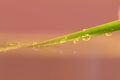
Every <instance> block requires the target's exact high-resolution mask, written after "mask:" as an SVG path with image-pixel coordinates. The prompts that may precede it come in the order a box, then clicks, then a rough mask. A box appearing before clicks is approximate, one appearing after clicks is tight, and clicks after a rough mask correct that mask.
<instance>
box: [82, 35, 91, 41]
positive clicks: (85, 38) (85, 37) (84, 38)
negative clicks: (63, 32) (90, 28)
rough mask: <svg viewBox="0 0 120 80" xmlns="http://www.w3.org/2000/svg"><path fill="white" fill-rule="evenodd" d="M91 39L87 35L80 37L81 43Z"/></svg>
mask: <svg viewBox="0 0 120 80" xmlns="http://www.w3.org/2000/svg"><path fill="white" fill-rule="evenodd" d="M90 39H91V36H90V35H89V34H85V35H83V36H82V40H83V41H89V40H90Z"/></svg>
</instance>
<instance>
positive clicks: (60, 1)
mask: <svg viewBox="0 0 120 80" xmlns="http://www.w3.org/2000/svg"><path fill="white" fill-rule="evenodd" d="M119 6H120V0H0V46H1V47H2V46H3V45H4V44H6V42H8V43H9V42H18V41H23V42H24V41H25V42H33V41H42V40H46V39H50V38H54V37H57V36H60V35H64V34H67V33H71V32H75V31H80V30H81V29H83V28H89V27H92V26H96V25H99V24H103V23H106V22H110V21H113V20H117V19H118V18H119V13H118V12H119ZM119 34H120V32H115V33H113V35H112V36H110V37H106V36H105V35H102V36H99V37H94V38H92V39H91V40H89V41H87V42H84V41H82V40H80V41H79V42H78V43H77V44H75V45H74V44H73V43H72V42H68V43H65V44H59V45H55V46H49V47H44V48H39V49H35V50H32V49H18V50H13V51H7V52H0V80H120V76H119V74H120V69H119V67H120V49H119V48H120V42H119V41H120V36H119Z"/></svg>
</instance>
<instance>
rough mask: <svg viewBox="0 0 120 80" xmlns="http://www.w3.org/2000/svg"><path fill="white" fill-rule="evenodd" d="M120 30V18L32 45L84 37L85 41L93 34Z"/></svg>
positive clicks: (43, 44)
mask: <svg viewBox="0 0 120 80" xmlns="http://www.w3.org/2000/svg"><path fill="white" fill-rule="evenodd" d="M118 30H120V20H115V21H112V22H109V23H105V24H102V25H98V26H95V27H91V28H88V29H83V30H81V31H78V32H74V33H71V34H67V35H64V36H60V37H56V38H53V39H50V40H46V41H42V42H37V43H36V44H32V45H31V46H30V47H40V46H47V45H53V44H60V43H65V42H68V41H74V43H75V42H76V41H77V40H79V39H82V40H84V41H88V40H90V39H91V37H93V36H97V35H101V34H105V35H106V36H110V35H111V33H112V32H114V31H118Z"/></svg>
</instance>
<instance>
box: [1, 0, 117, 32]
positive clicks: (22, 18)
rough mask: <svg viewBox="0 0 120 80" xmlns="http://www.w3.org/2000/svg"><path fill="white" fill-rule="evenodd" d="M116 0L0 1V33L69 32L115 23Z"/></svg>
mask: <svg viewBox="0 0 120 80" xmlns="http://www.w3.org/2000/svg"><path fill="white" fill-rule="evenodd" d="M118 6H119V0H0V31H1V32H20V33H23V32H26V33H27V32H44V33H45V32H51V33H54V32H55V33H56V32H58V31H59V32H61V31H62V32H73V31H79V30H80V29H82V28H84V27H91V26H94V25H98V24H102V23H105V22H109V21H112V20H116V19H118V15H117V14H118Z"/></svg>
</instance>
